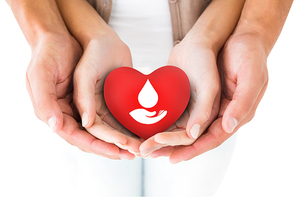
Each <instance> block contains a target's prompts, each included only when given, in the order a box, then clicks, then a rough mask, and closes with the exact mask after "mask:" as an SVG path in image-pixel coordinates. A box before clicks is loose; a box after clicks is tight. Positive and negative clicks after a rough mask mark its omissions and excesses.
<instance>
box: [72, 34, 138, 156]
mask: <svg viewBox="0 0 296 197" xmlns="http://www.w3.org/2000/svg"><path fill="white" fill-rule="evenodd" d="M110 31H111V30H110ZM120 66H128V67H132V59H131V54H130V50H129V48H128V47H127V46H126V45H125V44H124V43H123V42H122V41H121V40H120V39H119V37H118V36H117V35H116V34H115V32H113V31H111V32H110V33H108V34H106V35H103V36H98V37H96V38H95V39H92V40H91V41H90V42H89V43H88V44H87V46H86V47H85V50H84V54H83V56H82V58H81V60H80V62H79V63H78V65H77V68H76V70H75V74H74V102H75V105H76V106H77V109H78V111H79V113H80V116H81V117H82V125H83V127H85V128H86V130H87V131H88V132H89V133H91V134H92V135H94V136H95V137H97V138H98V139H101V140H102V141H105V142H107V143H109V144H116V145H117V146H118V147H120V148H121V151H123V150H128V151H129V152H131V153H133V154H128V151H125V152H126V157H129V158H131V157H133V156H134V154H139V146H140V143H141V142H140V139H139V138H138V137H136V136H135V135H133V134H132V133H130V132H129V131H128V130H126V129H125V128H124V127H123V126H122V125H121V124H120V123H119V122H117V121H116V119H115V118H114V117H113V116H112V114H111V113H110V111H109V110H108V108H107V106H106V104H105V102H104V97H103V84H104V80H105V78H106V76H107V74H108V73H109V72H111V71H112V70H113V69H115V68H117V67H120Z"/></svg>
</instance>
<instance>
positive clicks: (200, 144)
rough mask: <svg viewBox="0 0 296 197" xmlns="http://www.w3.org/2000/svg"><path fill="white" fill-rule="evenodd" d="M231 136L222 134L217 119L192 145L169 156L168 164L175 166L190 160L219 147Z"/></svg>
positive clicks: (220, 125)
mask: <svg viewBox="0 0 296 197" xmlns="http://www.w3.org/2000/svg"><path fill="white" fill-rule="evenodd" d="M231 135H232V134H230V133H226V132H224V130H223V128H222V118H219V119H217V120H215V121H214V122H213V123H212V125H211V126H210V127H209V129H208V131H207V132H206V133H205V134H203V135H202V136H200V137H199V138H198V139H197V140H196V141H195V143H194V144H192V145H190V146H184V147H180V148H178V149H177V150H175V151H174V152H173V153H172V155H171V156H170V162H171V163H173V164H175V163H179V162H181V161H187V160H190V159H192V158H194V157H196V156H198V155H201V154H203V153H205V152H207V151H209V150H212V149H214V148H216V147H218V146H220V145H221V144H222V143H223V142H224V141H225V140H227V139H228V138H229V137H230V136H231Z"/></svg>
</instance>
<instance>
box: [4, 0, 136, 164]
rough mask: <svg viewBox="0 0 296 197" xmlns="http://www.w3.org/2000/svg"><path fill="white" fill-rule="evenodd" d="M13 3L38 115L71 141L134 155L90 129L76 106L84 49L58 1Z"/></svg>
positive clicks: (94, 150) (119, 154) (93, 150)
mask: <svg viewBox="0 0 296 197" xmlns="http://www.w3.org/2000/svg"><path fill="white" fill-rule="evenodd" d="M7 3H8V4H9V5H10V7H11V9H12V11H13V13H14V15H15V17H16V19H17V21H18V23H19V25H20V27H21V29H22V31H23V33H24V35H25V37H26V39H27V41H28V43H29V45H30V47H31V50H32V58H31V61H30V64H29V66H28V69H27V73H26V85H27V90H28V93H29V95H30V97H31V101H32V104H33V107H34V111H35V114H36V116H37V117H38V118H39V119H41V120H42V121H44V122H45V123H47V124H48V125H49V126H50V127H51V129H52V130H53V131H54V132H56V133H57V134H58V135H59V136H61V137H62V138H64V139H65V140H66V141H67V142H69V143H70V144H72V145H75V146H77V147H78V148H80V149H81V150H84V151H87V152H91V153H94V154H97V155H101V156H105V157H108V158H111V159H121V158H127V159H132V158H134V156H133V155H132V154H130V153H129V152H127V151H121V150H120V149H119V148H118V147H117V146H115V145H114V144H110V143H106V142H104V141H102V140H99V139H98V138H96V137H95V136H93V135H91V134H90V133H88V132H86V131H85V130H84V129H82V127H81V123H80V122H79V121H80V120H79V119H80V118H79V114H78V113H77V112H76V111H77V110H76V108H75V107H74V105H73V101H72V100H73V99H72V98H73V85H72V78H73V71H74V69H75V67H76V64H77V62H78V60H79V59H80V57H81V55H82V48H81V47H80V44H79V43H78V42H77V41H76V39H75V38H74V37H73V36H71V34H70V33H69V32H68V30H67V27H66V26H65V24H64V21H63V19H62V17H61V15H60V13H59V10H58V8H57V5H56V2H55V1H54V0H43V1H34V0H15V1H7Z"/></svg>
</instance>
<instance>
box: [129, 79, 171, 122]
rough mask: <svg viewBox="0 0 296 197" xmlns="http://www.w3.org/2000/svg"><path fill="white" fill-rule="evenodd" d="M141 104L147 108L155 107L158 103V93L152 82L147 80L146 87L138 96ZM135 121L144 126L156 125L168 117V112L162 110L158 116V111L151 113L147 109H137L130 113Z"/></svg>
mask: <svg viewBox="0 0 296 197" xmlns="http://www.w3.org/2000/svg"><path fill="white" fill-rule="evenodd" d="M138 100H139V103H140V104H141V105H142V106H143V107H145V108H151V107H154V106H155V105H156V104H157V102H158V95H157V92H156V91H155V90H154V88H153V86H152V85H151V83H150V81H149V80H147V81H146V83H145V85H144V87H143V88H142V90H141V91H140V93H139V95H138ZM129 114H130V115H131V117H132V118H133V119H135V120H136V121H138V122H139V123H142V124H154V123H157V122H158V121H160V120H161V119H163V118H164V117H165V116H166V115H167V111H166V110H160V111H159V113H158V114H157V116H155V117H152V116H154V115H155V114H156V111H153V112H150V111H147V110H146V109H135V110H133V111H131V112H130V113H129Z"/></svg>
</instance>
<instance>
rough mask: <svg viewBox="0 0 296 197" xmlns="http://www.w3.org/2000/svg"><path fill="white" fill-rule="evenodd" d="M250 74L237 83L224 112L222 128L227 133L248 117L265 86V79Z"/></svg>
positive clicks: (261, 76) (262, 76)
mask: <svg viewBox="0 0 296 197" xmlns="http://www.w3.org/2000/svg"><path fill="white" fill-rule="evenodd" d="M251 73H252V72H250V74H248V75H247V74H246V75H245V76H244V77H243V78H242V79H241V80H240V81H238V82H237V87H236V90H235V92H234V94H233V97H232V99H231V101H230V103H229V105H228V106H227V108H226V110H225V113H224V115H223V121H222V126H223V128H224V130H225V132H227V133H232V132H233V131H234V130H235V128H236V127H237V126H238V125H239V124H240V122H241V121H242V120H244V119H245V117H246V116H248V114H249V113H250V112H251V110H252V109H253V106H254V104H255V103H256V101H257V98H259V96H260V93H261V91H262V90H263V89H264V87H265V85H267V81H268V80H267V77H265V76H264V75H254V74H251ZM264 91H265V90H264ZM262 96H263V95H262ZM260 100H261V99H260Z"/></svg>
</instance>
